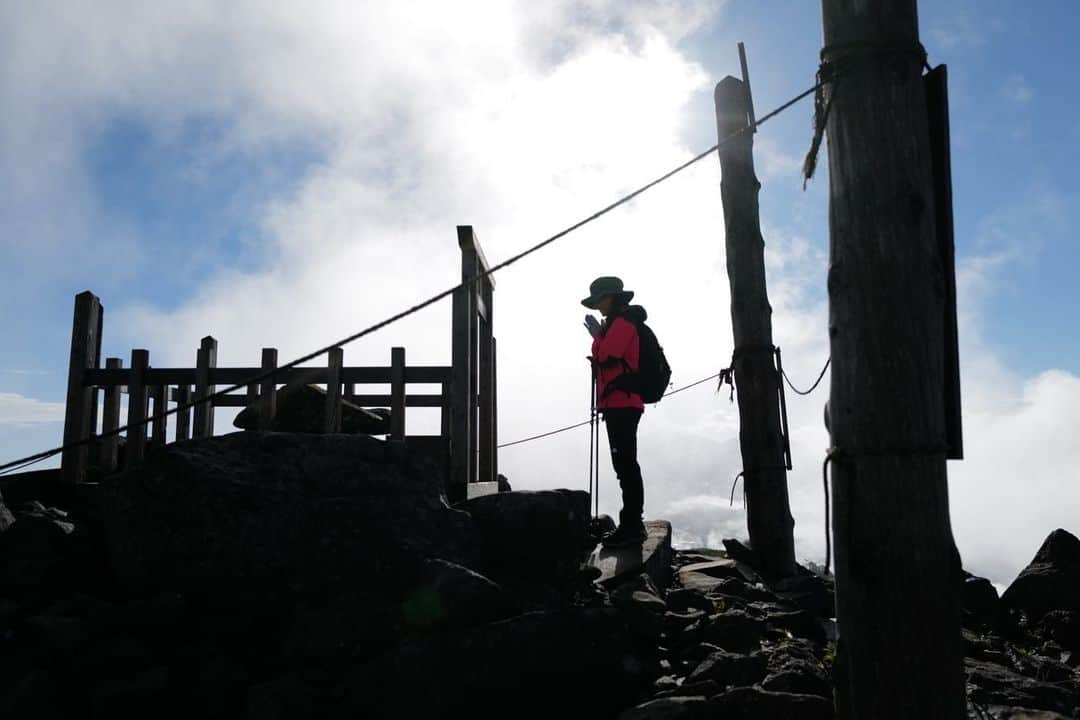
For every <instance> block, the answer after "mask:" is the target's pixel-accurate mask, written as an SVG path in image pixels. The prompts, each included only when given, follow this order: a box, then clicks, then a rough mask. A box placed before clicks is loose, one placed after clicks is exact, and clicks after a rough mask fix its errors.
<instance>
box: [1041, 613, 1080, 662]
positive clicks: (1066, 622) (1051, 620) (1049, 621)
mask: <svg viewBox="0 0 1080 720" xmlns="http://www.w3.org/2000/svg"><path fill="white" fill-rule="evenodd" d="M1037 631H1038V633H1039V634H1040V635H1042V636H1043V637H1045V638H1049V639H1051V640H1053V641H1054V642H1056V643H1057V644H1058V645H1060V646H1061V647H1062V648H1064V649H1066V650H1072V651H1074V652H1080V612H1070V611H1068V610H1051V611H1050V612H1048V613H1046V614H1045V615H1043V617H1042V619H1041V620H1040V621H1039V624H1038V627H1037Z"/></svg>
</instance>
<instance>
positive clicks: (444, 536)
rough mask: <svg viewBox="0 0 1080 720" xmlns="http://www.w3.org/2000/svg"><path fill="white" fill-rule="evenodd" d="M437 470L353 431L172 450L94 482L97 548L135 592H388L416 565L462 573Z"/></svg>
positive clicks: (463, 519)
mask: <svg viewBox="0 0 1080 720" xmlns="http://www.w3.org/2000/svg"><path fill="white" fill-rule="evenodd" d="M437 475H438V474H437V472H434V471H433V470H432V469H431V467H430V466H429V465H427V464H425V463H423V462H419V461H417V462H414V461H413V460H412V459H411V457H410V456H409V454H408V452H407V451H405V450H404V449H403V448H401V447H400V446H398V445H394V444H393V443H385V442H382V441H379V440H376V439H374V438H369V437H365V436H347V435H302V434H282V433H257V432H244V433H233V434H231V435H223V436H218V437H213V438H203V439H198V440H189V441H185V442H179V443H173V444H171V445H167V446H165V447H158V448H155V449H153V450H151V451H150V453H149V455H148V457H147V459H146V460H145V462H144V463H143V465H142V466H141V467H139V468H136V469H135V470H132V471H130V472H127V473H123V474H119V475H115V476H111V477H110V478H107V479H106V481H105V483H104V495H105V498H104V515H105V517H104V519H105V527H106V532H107V539H108V546H109V554H110V558H111V560H112V564H113V567H114V568H115V569H116V572H117V575H118V576H119V578H120V579H121V581H122V582H123V583H124V584H125V585H126V586H129V587H134V588H138V587H144V586H146V587H154V586H162V585H167V586H170V587H173V588H177V589H185V588H213V589H215V590H217V589H220V588H222V587H228V586H243V587H245V588H255V587H259V586H260V585H263V586H265V585H274V586H282V585H286V586H291V587H294V588H304V587H317V588H325V587H332V586H335V585H365V586H370V584H371V583H372V582H376V581H378V582H386V583H389V585H390V586H391V587H400V586H401V585H402V584H403V583H407V582H409V581H411V580H412V578H413V577H415V573H416V570H417V567H418V564H419V562H420V561H421V560H422V559H423V558H425V557H434V556H438V557H442V558H445V559H447V560H450V561H452V562H458V563H460V564H463V565H466V566H471V565H472V557H473V555H474V554H475V545H474V543H475V538H476V535H475V532H474V529H473V526H472V522H471V520H470V518H469V516H468V515H467V514H466V513H463V512H461V511H458V510H453V509H451V508H449V507H448V506H447V504H446V501H445V498H444V496H443V495H442V490H443V489H442V487H441V485H440V483H439V481H438V477H437Z"/></svg>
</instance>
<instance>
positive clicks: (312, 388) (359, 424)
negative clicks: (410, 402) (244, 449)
mask: <svg viewBox="0 0 1080 720" xmlns="http://www.w3.org/2000/svg"><path fill="white" fill-rule="evenodd" d="M275 395H276V399H275V412H274V419H273V421H272V422H271V423H270V427H269V428H263V430H268V431H271V432H287V433H321V432H323V428H324V427H325V423H326V390H324V389H322V388H321V387H319V386H318V385H301V384H291V385H285V386H283V387H280V388H278V390H277V392H276V393H275ZM258 422H259V407H258V405H257V404H256V405H249V406H248V407H246V408H244V409H243V410H241V411H240V413H239V414H238V415H237V416H236V418H235V419H234V420H233V426H234V427H238V428H240V429H241V430H254V429H255V428H256V427H258ZM341 432H343V433H345V434H347V435H352V434H365V435H385V434H387V433H389V432H390V411H389V410H388V409H386V408H376V409H373V410H368V409H366V408H362V407H360V406H359V405H355V404H353V403H351V402H349V401H348V400H346V399H345V398H342V400H341Z"/></svg>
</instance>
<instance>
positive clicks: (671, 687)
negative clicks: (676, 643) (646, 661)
mask: <svg viewBox="0 0 1080 720" xmlns="http://www.w3.org/2000/svg"><path fill="white" fill-rule="evenodd" d="M665 662H666V661H664V660H661V661H660V672H667V670H669V669H670V663H667V664H666V665H665ZM652 687H653V693H662V692H668V691H675V690H678V689H679V681H678V680H676V679H675V676H674V675H663V676H661V677H659V678H657V679H656V681H655V682H653V685H652Z"/></svg>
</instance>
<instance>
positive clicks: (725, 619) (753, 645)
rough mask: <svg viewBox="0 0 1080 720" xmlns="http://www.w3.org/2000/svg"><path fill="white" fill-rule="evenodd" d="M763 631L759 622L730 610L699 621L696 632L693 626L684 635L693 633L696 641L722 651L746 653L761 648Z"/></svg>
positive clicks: (737, 611)
mask: <svg viewBox="0 0 1080 720" xmlns="http://www.w3.org/2000/svg"><path fill="white" fill-rule="evenodd" d="M764 631H765V626H764V624H763V623H762V622H761V621H760V620H755V619H754V618H752V617H750V616H749V615H747V614H746V613H744V612H741V611H739V610H732V611H730V612H726V613H721V614H718V615H713V616H712V617H710V618H708V619H707V620H704V621H701V623H699V625H698V627H697V630H696V632H695V631H694V626H691V627H690V628H687V630H686V633H687V634H689V633H693V634H694V635H696V638H697V639H698V640H701V641H705V642H710V643H713V644H714V645H717V646H719V647H721V648H723V649H724V650H728V651H731V652H739V653H748V652H752V651H754V650H757V649H758V648H759V647H760V646H761V638H762V635H763V634H764Z"/></svg>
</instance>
